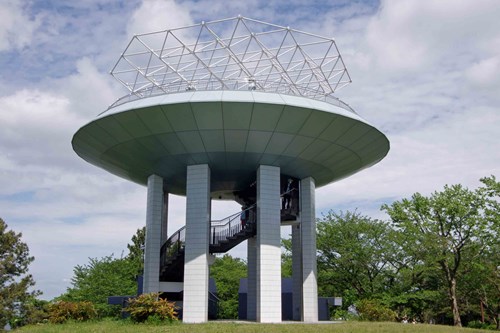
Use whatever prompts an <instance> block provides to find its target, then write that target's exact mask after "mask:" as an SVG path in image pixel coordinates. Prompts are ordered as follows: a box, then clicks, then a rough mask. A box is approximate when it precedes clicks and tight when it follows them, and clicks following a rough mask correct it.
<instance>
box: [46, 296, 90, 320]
mask: <svg viewBox="0 0 500 333" xmlns="http://www.w3.org/2000/svg"><path fill="white" fill-rule="evenodd" d="M95 317H97V312H96V310H95V307H94V304H92V303H91V302H87V301H84V302H66V301H58V302H56V303H52V304H50V305H49V321H50V322H51V323H54V324H60V323H64V322H66V321H68V320H75V321H86V320H89V319H94V318H95Z"/></svg>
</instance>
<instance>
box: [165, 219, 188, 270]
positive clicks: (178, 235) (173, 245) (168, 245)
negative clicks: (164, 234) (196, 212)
mask: <svg viewBox="0 0 500 333" xmlns="http://www.w3.org/2000/svg"><path fill="white" fill-rule="evenodd" d="M185 243H186V227H185V226H184V227H182V228H180V229H179V230H177V231H176V232H175V233H174V234H173V235H172V236H170V238H169V239H167V241H166V242H165V244H163V246H162V247H161V250H160V266H161V267H163V266H165V265H166V264H167V262H168V261H169V260H173V259H174V258H175V257H176V256H177V255H179V254H181V253H182V252H183V251H184V245H185Z"/></svg>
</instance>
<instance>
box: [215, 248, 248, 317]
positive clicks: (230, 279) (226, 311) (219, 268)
mask: <svg viewBox="0 0 500 333" xmlns="http://www.w3.org/2000/svg"><path fill="white" fill-rule="evenodd" d="M210 276H211V277H212V278H214V280H215V284H216V285H217V296H218V297H219V299H220V302H219V315H218V317H219V318H221V319H235V318H238V288H239V284H240V279H241V278H244V277H246V276H247V265H246V263H245V262H244V261H243V260H241V259H239V258H233V257H231V256H230V255H228V254H225V255H224V256H223V257H222V258H216V259H215V262H214V263H213V265H212V266H210Z"/></svg>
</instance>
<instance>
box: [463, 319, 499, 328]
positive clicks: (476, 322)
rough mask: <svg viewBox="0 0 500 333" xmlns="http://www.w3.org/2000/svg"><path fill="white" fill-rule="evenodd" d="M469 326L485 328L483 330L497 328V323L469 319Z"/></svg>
mask: <svg viewBox="0 0 500 333" xmlns="http://www.w3.org/2000/svg"><path fill="white" fill-rule="evenodd" d="M467 327H468V328H477V329H483V330H496V325H495V324H489V323H482V322H481V321H479V320H473V321H469V323H468V324H467Z"/></svg>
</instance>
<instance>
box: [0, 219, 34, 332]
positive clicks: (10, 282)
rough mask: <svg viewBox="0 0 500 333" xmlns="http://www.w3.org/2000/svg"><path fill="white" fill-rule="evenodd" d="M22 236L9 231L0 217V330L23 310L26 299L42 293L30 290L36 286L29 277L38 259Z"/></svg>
mask: <svg viewBox="0 0 500 333" xmlns="http://www.w3.org/2000/svg"><path fill="white" fill-rule="evenodd" d="M21 237H22V234H21V233H17V234H16V233H15V232H14V231H12V230H7V224H6V223H5V222H4V221H3V220H2V219H1V218H0V328H3V327H4V326H5V325H6V324H7V322H8V321H10V320H11V319H12V318H14V316H15V315H16V313H19V312H21V311H22V307H23V305H24V303H25V302H26V300H28V299H32V298H34V297H35V296H36V295H39V294H40V292H39V291H28V289H29V288H30V287H33V286H34V285H35V281H34V280H33V277H32V276H31V275H30V274H27V273H28V266H29V264H30V263H32V262H33V260H34V259H35V258H34V257H32V256H30V255H29V249H28V245H26V243H24V242H22V241H21Z"/></svg>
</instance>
